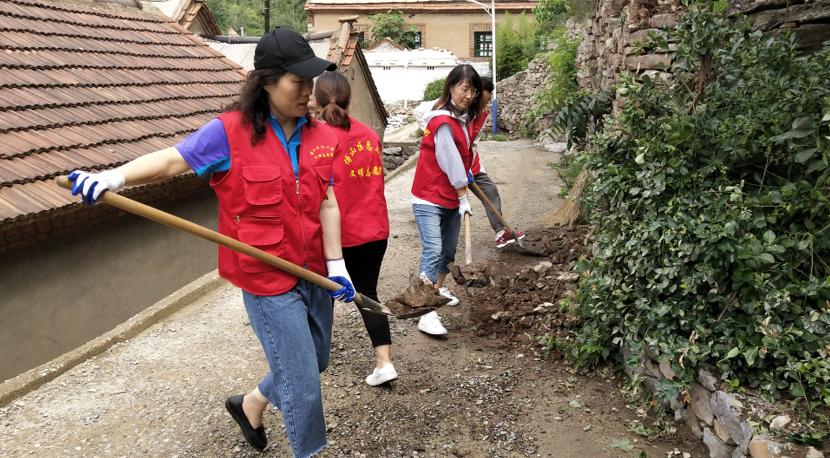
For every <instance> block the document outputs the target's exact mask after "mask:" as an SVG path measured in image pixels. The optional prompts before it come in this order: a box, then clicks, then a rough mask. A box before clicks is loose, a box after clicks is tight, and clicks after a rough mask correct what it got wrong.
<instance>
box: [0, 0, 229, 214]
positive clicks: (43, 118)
mask: <svg viewBox="0 0 830 458" xmlns="http://www.w3.org/2000/svg"><path fill="white" fill-rule="evenodd" d="M166 21H167V20H166V19H165V18H163V17H161V16H155V15H152V14H149V13H146V12H142V11H139V10H137V9H123V8H122V9H108V8H103V7H100V6H99V7H92V6H89V5H88V4H77V3H73V4H63V3H54V2H49V3H45V2H42V1H31V0H0V51H2V52H0V145H3V146H2V149H0V229H2V228H3V227H5V226H8V225H9V224H13V223H14V222H15V221H17V220H21V219H26V218H27V217H31V216H32V215H38V214H39V215H44V214H46V215H48V214H49V212H53V211H55V210H58V209H61V208H66V207H68V206H77V205H78V203H77V202H78V200H77V199H75V198H72V197H71V196H70V195H69V193H68V192H66V191H65V190H63V189H60V188H58V187H57V185H56V184H55V183H54V178H55V177H57V176H60V175H65V174H67V173H69V172H70V171H72V170H74V169H77V168H83V169H87V170H89V169H94V170H98V169H106V168H111V167H115V166H118V165H120V164H123V163H125V162H127V161H129V160H131V159H134V158H136V157H138V156H140V155H143V154H146V153H149V152H152V151H155V150H157V149H161V148H165V147H168V146H171V145H174V144H175V143H176V142H178V141H179V140H180V139H181V138H183V137H184V136H186V135H187V134H188V133H190V132H192V131H194V130H196V129H197V128H199V127H201V126H202V125H203V124H205V123H206V122H207V121H209V120H211V119H212V118H213V117H215V116H216V115H217V114H218V113H219V112H220V111H221V109H222V107H223V106H225V105H227V104H228V103H229V102H231V101H233V100H234V98H235V97H236V95H237V94H238V91H239V88H240V83H241V81H242V80H243V79H244V72H243V71H242V70H241V69H240V68H239V67H238V66H237V65H235V64H233V63H232V62H231V61H229V60H227V59H226V58H224V56H222V55H221V54H219V53H217V52H215V51H213V50H211V49H210V48H209V47H208V46H206V45H204V44H203V43H202V42H201V41H200V40H199V39H198V38H196V37H195V36H193V35H192V34H190V33H189V32H187V31H186V30H185V29H184V28H182V27H181V26H179V25H178V24H175V23H172V22H166Z"/></svg>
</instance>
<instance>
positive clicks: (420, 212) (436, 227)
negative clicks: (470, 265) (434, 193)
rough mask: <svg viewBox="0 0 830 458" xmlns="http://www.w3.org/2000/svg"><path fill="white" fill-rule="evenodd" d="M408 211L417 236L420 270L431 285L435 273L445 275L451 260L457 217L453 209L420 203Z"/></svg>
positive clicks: (457, 228) (459, 225)
mask: <svg viewBox="0 0 830 458" xmlns="http://www.w3.org/2000/svg"><path fill="white" fill-rule="evenodd" d="M412 212H413V213H414V214H415V225H416V226H418V234H419V235H420V236H421V270H420V271H421V272H425V273H426V274H427V277H428V278H429V281H431V282H432V283H435V282H436V281H437V279H438V273H444V274H446V273H449V271H450V268H449V266H450V264H451V263H452V262H453V261H454V260H455V248H456V245H458V230H459V228H460V227H461V215H459V214H458V210H457V209H449V208H443V207H436V206H433V205H424V204H413V205H412Z"/></svg>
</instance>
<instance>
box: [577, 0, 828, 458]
mask: <svg viewBox="0 0 830 458" xmlns="http://www.w3.org/2000/svg"><path fill="white" fill-rule="evenodd" d="M729 3H730V6H729V10H728V13H729V14H730V15H733V16H734V15H738V14H746V15H747V16H748V17H749V18H750V20H751V21H752V23H753V25H754V27H756V28H757V29H759V30H762V31H764V32H767V33H770V34H777V33H781V31H783V30H790V31H792V32H793V33H795V35H796V37H797V38H798V40H799V43H800V45H801V47H802V48H803V49H805V50H810V49H816V48H818V47H820V46H821V43H823V42H825V41H827V40H829V39H830V0H812V1H811V0H731V1H730V2H729ZM683 12H684V10H683V7H682V3H681V2H680V1H679V0H599V1H598V3H597V6H596V9H595V11H594V14H593V16H592V17H591V18H590V19H588V20H587V21H586V31H585V35H584V38H583V41H582V43H581V44H580V46H579V49H578V51H577V80H578V83H579V85H580V87H582V88H586V89H589V90H591V91H594V92H598V91H602V90H609V89H610V88H611V87H612V86H613V84H614V83H615V82H616V81H617V78H618V77H619V75H620V73H622V72H625V71H628V72H632V73H636V74H639V75H649V76H651V77H652V78H660V79H663V80H665V81H671V74H670V73H669V72H668V69H669V67H670V65H671V54H670V53H671V51H672V49H673V46H672V44H671V43H669V47H668V49H664V50H657V51H655V52H651V53H646V54H639V53H638V50H639V47H638V44H640V43H644V42H645V41H646V40H647V39H648V36H649V34H650V33H653V32H658V31H660V30H661V29H669V28H673V27H675V25H676V24H677V21H678V19H679V18H680V17H681V15H682V14H683ZM624 347H625V346H624ZM631 356H632V352H631V351H628V350H627V349H626V348H624V349H623V357H624V359H625V360H626V361H629V360H631ZM635 360H641V361H642V364H640V365H639V366H636V367H630V366H628V367H626V371H627V372H628V373H629V375H630V376H632V377H638V378H640V379H641V380H643V381H644V383H645V385H646V386H648V387H650V388H651V391H652V392H657V389H656V387H657V386H658V384H659V383H660V382H661V381H662V380H663V379H672V378H673V377H674V376H675V375H674V371H673V369H672V364H673V362H672V361H670V360H666V359H664V360H659V359H658V358H656V357H655V356H654V355H653V354H650V353H649V352H648V351H646V352H645V354H644V355H640V357H639V358H635ZM665 407H666V408H667V409H668V410H671V411H673V412H674V415H675V420H676V421H678V422H679V423H683V424H685V425H686V426H687V427H688V428H689V429H690V430H691V431H692V433H693V434H695V436H697V437H698V438H699V439H701V440H702V441H703V442H704V443H705V444H706V445H707V447H708V448H709V456H710V457H711V458H744V457H747V456H751V457H752V458H776V457H785V456H788V457H793V458H795V457H807V458H822V457H824V454H823V453H822V452H820V451H818V450H816V449H815V448H812V447H807V446H799V445H795V444H791V443H787V442H786V441H787V436H788V433H790V432H793V431H795V430H797V429H798V425H797V422H796V421H795V420H793V418H794V417H796V415H790V413H788V412H787V409H788V407H787V406H786V405H785V404H769V403H765V402H763V401H761V400H760V399H759V398H756V397H754V396H744V395H738V394H735V393H728V392H726V391H724V390H723V389H722V386H721V381H720V379H719V377H718V376H717V374H716V373H714V371H711V370H702V371H700V372H699V373H698V376H697V378H696V381H695V383H693V385H692V386H691V387H690V389H689V390H688V392H685V393H683V394H681V395H679V396H677V397H675V398H674V399H672V400H671V401H670V402H669V404H668V405H666V406H665ZM753 424H754V425H758V426H766V425H768V430H767V431H766V432H764V433H758V431H756V428H755V427H753V426H752V425H753Z"/></svg>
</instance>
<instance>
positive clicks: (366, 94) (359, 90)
mask: <svg viewBox="0 0 830 458" xmlns="http://www.w3.org/2000/svg"><path fill="white" fill-rule="evenodd" d="M345 75H346V78H348V79H349V83H350V84H351V87H352V103H351V105H350V106H349V114H350V115H352V116H353V117H355V119H357V120H358V121H360V122H362V123H363V124H366V125H367V126H369V127H371V128H372V130H374V131H375V133H377V134H378V136H379V137H380V139H381V140H383V133H384V130H385V129H384V125H383V121H382V120H381V118H380V115H379V114H378V112H377V109H376V108H375V104H374V102H372V93H371V91H369V82H368V80H367V75H365V74H364V73H363V72H362V71H361V70H360V66H359V65H357V62H355V61H353V62H352V64H351V65H349V68H348V69H347V70H346V73H345Z"/></svg>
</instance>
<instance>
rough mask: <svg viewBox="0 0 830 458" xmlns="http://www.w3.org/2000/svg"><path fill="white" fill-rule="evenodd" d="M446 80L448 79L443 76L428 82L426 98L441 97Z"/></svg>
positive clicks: (425, 92)
mask: <svg viewBox="0 0 830 458" xmlns="http://www.w3.org/2000/svg"><path fill="white" fill-rule="evenodd" d="M444 81H446V78H441V79H440V80H435V81H432V82H430V83H429V84H427V87H426V88H424V100H435V99H437V98H438V97H441V92H442V91H443V90H444Z"/></svg>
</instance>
